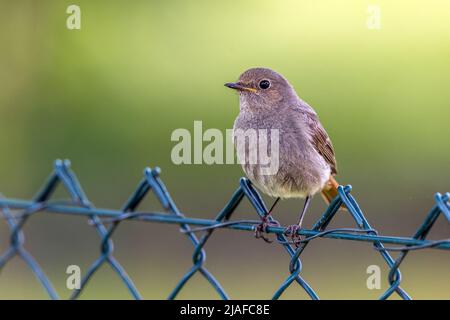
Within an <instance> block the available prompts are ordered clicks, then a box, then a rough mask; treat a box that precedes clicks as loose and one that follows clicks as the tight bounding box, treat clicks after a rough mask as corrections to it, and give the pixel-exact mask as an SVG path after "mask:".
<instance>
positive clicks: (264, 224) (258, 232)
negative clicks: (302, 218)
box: [255, 215, 280, 243]
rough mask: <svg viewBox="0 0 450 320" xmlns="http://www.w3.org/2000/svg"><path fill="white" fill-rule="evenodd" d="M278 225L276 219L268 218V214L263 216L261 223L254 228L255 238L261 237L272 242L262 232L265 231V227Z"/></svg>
mask: <svg viewBox="0 0 450 320" xmlns="http://www.w3.org/2000/svg"><path fill="white" fill-rule="evenodd" d="M279 225H280V224H279V223H278V222H277V221H276V220H269V215H266V216H264V217H263V218H262V221H261V223H260V224H258V225H257V226H256V228H255V238H256V239H263V240H264V241H265V242H267V243H272V242H273V241H272V240H270V239H269V238H267V237H266V236H265V235H264V233H265V232H266V231H267V227H277V226H279Z"/></svg>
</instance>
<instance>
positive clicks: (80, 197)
mask: <svg viewBox="0 0 450 320" xmlns="http://www.w3.org/2000/svg"><path fill="white" fill-rule="evenodd" d="M160 175H161V169H160V168H158V167H156V168H153V169H152V168H145V170H144V174H143V178H142V179H141V181H140V182H139V183H138V185H137V187H136V189H135V191H134V192H133V193H132V194H131V195H130V197H129V198H128V200H127V201H126V202H125V203H124V204H123V206H122V207H121V208H120V209H119V210H111V209H99V208H96V207H95V206H94V205H93V203H92V202H91V201H90V200H89V199H88V198H87V196H86V194H85V193H84V191H83V189H82V187H81V185H80V183H79V181H78V179H77V177H76V175H75V173H74V172H73V171H72V170H71V168H70V161H69V160H56V161H55V163H54V169H53V172H52V173H51V174H50V176H49V178H48V179H47V181H46V182H45V183H44V185H43V187H42V188H41V189H40V190H39V191H38V192H37V193H36V195H35V196H34V197H33V198H32V200H30V201H28V200H18V199H8V198H5V197H4V196H1V194H0V212H1V214H2V217H3V220H4V221H6V224H7V226H8V228H9V230H10V238H9V239H10V241H9V247H8V248H7V249H6V251H5V252H4V253H3V254H2V255H1V256H0V271H1V270H2V269H3V268H4V267H5V265H6V264H7V263H8V262H9V261H11V259H12V258H14V257H16V256H17V257H19V258H20V259H22V260H23V261H24V262H25V264H26V265H27V266H28V267H29V269H30V270H31V271H32V272H33V273H34V275H35V276H36V278H37V280H38V281H39V283H40V284H41V285H42V287H43V288H44V290H45V291H46V293H47V294H48V296H49V297H50V298H51V299H59V295H58V294H57V292H56V290H55V289H54V287H53V284H52V283H51V281H50V280H49V278H48V277H47V276H46V274H45V273H44V271H43V270H42V268H41V267H40V266H39V264H38V263H37V261H36V260H35V258H34V257H33V256H32V255H31V254H30V253H29V252H28V251H27V250H26V249H25V246H24V245H25V236H24V231H23V228H24V225H25V224H26V223H27V222H29V221H30V220H31V219H32V218H33V217H34V216H36V215H37V214H40V213H43V212H49V213H56V214H71V215H75V216H79V217H84V218H87V220H88V223H89V224H90V225H91V226H93V228H94V229H95V231H96V232H97V233H98V235H99V237H100V254H99V257H98V258H97V259H96V260H95V261H94V262H93V263H92V264H91V265H90V267H89V268H88V270H87V272H86V273H85V275H84V277H83V279H82V281H81V287H80V289H77V290H74V291H73V294H72V295H71V297H70V298H71V299H77V298H78V297H79V296H80V294H81V293H82V291H83V290H84V289H85V288H86V287H87V284H88V282H89V281H90V280H91V279H92V278H93V277H94V275H95V274H96V273H97V272H98V270H99V269H100V268H101V267H102V266H103V265H109V266H110V267H111V268H112V270H113V271H114V272H115V274H116V275H117V276H118V277H119V278H120V279H121V281H122V282H123V283H124V285H125V286H126V287H127V289H128V291H129V293H130V295H131V296H132V297H133V298H134V299H141V298H142V297H141V295H140V293H139V291H138V289H137V288H136V286H135V285H134V283H133V281H132V280H131V278H130V277H129V276H128V274H127V273H126V271H125V269H124V268H123V267H122V266H121V264H120V263H119V262H118V261H117V260H116V259H115V258H114V255H113V254H114V243H113V240H112V236H113V234H114V232H115V231H116V230H117V229H118V228H119V227H120V225H121V224H122V223H123V222H124V221H127V220H133V221H141V222H153V223H169V224H177V225H179V227H180V232H181V233H183V234H185V235H186V237H187V239H188V240H189V241H190V242H191V243H192V245H193V247H194V250H193V254H192V266H191V267H190V268H189V270H187V271H186V273H185V274H184V275H183V276H182V277H181V279H180V280H179V281H178V283H177V284H176V286H175V288H174V289H173V290H172V292H171V293H170V294H169V296H168V299H175V298H176V297H177V296H178V295H179V293H180V291H181V290H182V289H183V288H184V286H185V285H186V283H188V282H189V281H190V280H191V279H192V277H193V275H194V274H196V273H199V274H200V275H201V276H202V277H204V278H205V279H206V280H207V281H208V283H209V284H210V285H211V287H212V288H213V289H214V290H215V291H216V293H217V294H218V296H219V297H220V298H221V299H229V296H228V295H227V293H226V292H225V290H224V289H223V287H222V286H221V284H220V283H219V282H218V281H217V279H216V278H215V277H214V276H213V275H212V273H211V272H210V271H208V269H207V268H206V267H205V262H206V252H205V244H206V243H207V241H208V240H209V239H210V238H211V237H212V235H213V233H214V232H215V230H216V229H227V230H230V229H233V230H242V231H247V232H255V230H256V226H257V225H259V224H260V223H261V220H230V218H231V216H232V214H233V213H234V211H235V210H236V208H237V207H238V206H239V205H240V203H241V201H242V200H243V199H244V198H246V199H247V200H248V201H249V202H250V204H251V205H252V207H253V209H254V210H255V211H256V214H257V215H258V217H259V218H260V219H261V218H263V217H264V216H265V215H266V214H267V212H268V210H267V207H266V205H265V203H264V201H263V200H262V198H261V196H260V194H259V193H258V192H257V191H256V189H255V188H254V187H253V186H252V184H251V182H250V181H249V180H247V179H245V178H241V179H240V181H239V186H238V188H237V189H236V190H235V191H234V193H233V195H232V196H231V198H230V200H229V201H228V203H227V204H226V205H225V206H224V207H223V209H222V210H221V211H220V212H219V213H218V214H217V215H216V217H215V218H214V219H199V218H193V217H187V216H185V215H184V214H183V213H182V212H180V211H179V209H178V208H177V206H176V205H175V202H174V201H173V200H172V198H171V196H170V194H169V192H168V190H167V188H166V186H165V185H164V183H163V182H162V180H161V178H160ZM58 185H62V186H63V187H64V189H65V190H66V191H67V193H68V194H69V196H70V199H69V200H51V197H52V195H53V193H54V191H55V190H56V188H57V187H58ZM351 190H352V188H351V186H350V185H347V186H339V187H338V196H337V197H336V198H335V199H333V200H332V201H331V203H330V204H329V206H328V207H327V209H326V210H325V212H324V213H323V214H322V215H321V216H320V218H319V219H318V220H317V221H316V222H315V223H314V224H313V226H312V228H311V229H299V230H298V231H297V235H299V236H302V238H301V239H300V240H299V241H295V243H293V242H292V241H290V240H288V239H287V238H286V236H285V234H284V233H285V227H283V226H281V225H280V224H279V223H278V222H277V221H276V220H274V219H273V218H272V217H271V216H269V217H268V226H267V227H266V228H265V230H264V231H265V233H267V234H274V235H275V237H276V240H277V243H278V244H279V245H281V246H282V247H283V248H284V249H285V251H286V252H287V254H288V256H289V257H290V259H289V268H288V276H287V277H286V279H285V280H284V281H283V283H282V284H281V285H280V286H279V288H278V289H277V290H276V291H275V293H274V294H273V295H272V299H278V298H280V297H281V296H282V295H283V293H284V292H285V291H286V289H287V288H289V287H290V286H291V285H292V284H293V283H294V282H295V283H297V284H298V285H299V286H300V288H301V289H302V290H303V291H304V292H305V293H306V294H307V295H308V296H309V297H310V298H311V299H319V296H318V295H317V293H316V292H315V291H314V289H313V288H312V287H311V286H310V285H309V283H308V282H307V281H306V280H304V279H303V278H302V276H301V272H302V261H301V259H300V258H301V254H302V253H303V251H304V250H305V248H306V247H307V246H308V244H309V243H310V242H311V241H313V240H315V239H317V238H328V239H341V240H348V241H365V242H371V243H372V245H373V248H374V249H375V250H377V252H379V253H380V255H381V257H382V258H383V259H384V261H385V262H386V264H387V266H388V268H389V275H388V283H389V287H388V289H387V290H386V291H385V292H383V294H382V295H381V296H380V297H379V299H381V300H384V299H388V298H389V297H390V296H391V295H392V294H393V293H396V294H397V295H398V296H399V297H400V298H402V299H405V300H409V299H411V297H410V296H409V294H408V293H407V292H406V291H405V290H404V289H402V288H401V287H400V283H401V280H402V276H401V273H400V269H399V267H400V265H401V263H402V262H403V261H404V259H405V258H406V256H407V254H408V253H409V252H410V251H415V250H422V249H431V248H433V249H440V250H450V238H449V239H439V240H427V236H428V234H429V232H430V230H431V229H432V227H433V226H434V224H435V222H436V221H437V219H438V218H439V216H441V215H442V216H443V217H444V218H445V219H446V221H447V222H450V203H449V199H450V193H445V194H444V195H442V194H440V193H436V194H435V196H434V202H435V204H434V206H433V207H432V208H431V210H430V212H429V213H428V215H427V216H426V218H425V220H424V221H423V223H422V224H421V225H420V226H419V228H418V229H417V231H416V232H415V234H414V235H413V236H412V237H410V238H408V237H390V236H382V235H379V234H378V232H377V231H376V230H375V229H373V228H372V227H371V226H370V224H369V222H368V221H367V219H366V217H365V216H364V214H363V212H362V210H361V208H360V207H359V205H358V203H357V202H356V200H355V198H354V197H353V196H352V195H351ZM150 192H151V193H153V194H154V195H155V197H156V199H157V201H158V202H159V203H160V205H161V207H162V208H163V211H164V212H139V211H136V209H137V208H138V207H139V204H140V203H141V202H142V201H143V199H144V198H146V197H147V195H148V194H149V193H150ZM341 207H345V208H346V209H347V210H345V211H343V210H341V211H339V209H340V208H341ZM338 211H339V212H341V213H342V214H344V213H345V214H350V216H351V217H352V218H353V220H354V222H355V225H356V228H354V227H343V228H335V229H327V227H328V225H329V224H330V222H331V221H332V220H333V218H334V217H335V216H336V214H337V212H338ZM197 235H198V236H197ZM385 244H394V245H395V246H387V247H386V246H385ZM389 251H398V252H399V253H398V256H397V258H396V259H394V258H393V257H392V256H391V255H390V253H389Z"/></svg>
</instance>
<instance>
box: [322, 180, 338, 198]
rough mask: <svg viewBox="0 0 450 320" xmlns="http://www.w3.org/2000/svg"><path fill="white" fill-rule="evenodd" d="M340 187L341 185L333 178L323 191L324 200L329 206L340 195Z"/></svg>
mask: <svg viewBox="0 0 450 320" xmlns="http://www.w3.org/2000/svg"><path fill="white" fill-rule="evenodd" d="M338 187H339V183H338V182H337V181H336V180H335V179H334V177H333V176H331V177H330V180H328V182H327V184H326V185H325V187H324V188H323V189H322V198H323V199H324V200H325V202H326V203H327V204H330V202H331V201H333V199H334V198H335V197H336V196H337V195H338V194H339V193H338V189H337V188H338Z"/></svg>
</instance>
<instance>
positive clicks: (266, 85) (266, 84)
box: [259, 80, 270, 89]
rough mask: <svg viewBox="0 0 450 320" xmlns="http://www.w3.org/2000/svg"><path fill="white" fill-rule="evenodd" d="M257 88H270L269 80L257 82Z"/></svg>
mask: <svg viewBox="0 0 450 320" xmlns="http://www.w3.org/2000/svg"><path fill="white" fill-rule="evenodd" d="M259 87H260V88H261V89H268V88H269V87H270V81H269V80H261V81H260V82H259Z"/></svg>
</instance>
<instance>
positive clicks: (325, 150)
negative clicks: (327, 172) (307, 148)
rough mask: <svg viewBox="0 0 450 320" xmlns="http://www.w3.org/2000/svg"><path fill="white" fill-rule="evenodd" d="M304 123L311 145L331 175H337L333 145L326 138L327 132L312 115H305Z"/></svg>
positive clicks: (314, 115)
mask: <svg viewBox="0 0 450 320" xmlns="http://www.w3.org/2000/svg"><path fill="white" fill-rule="evenodd" d="M305 115H306V122H307V124H308V126H309V129H310V133H311V138H312V144H313V146H314V148H316V150H317V152H319V154H320V155H321V156H322V157H323V158H324V159H325V161H326V162H327V163H328V164H329V165H330V168H331V173H332V174H336V173H337V164H336V158H335V156H334V149H333V144H332V143H331V140H330V137H328V134H327V132H326V131H325V129H324V128H323V127H322V124H321V123H320V121H319V118H318V117H317V115H316V114H314V113H305Z"/></svg>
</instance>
